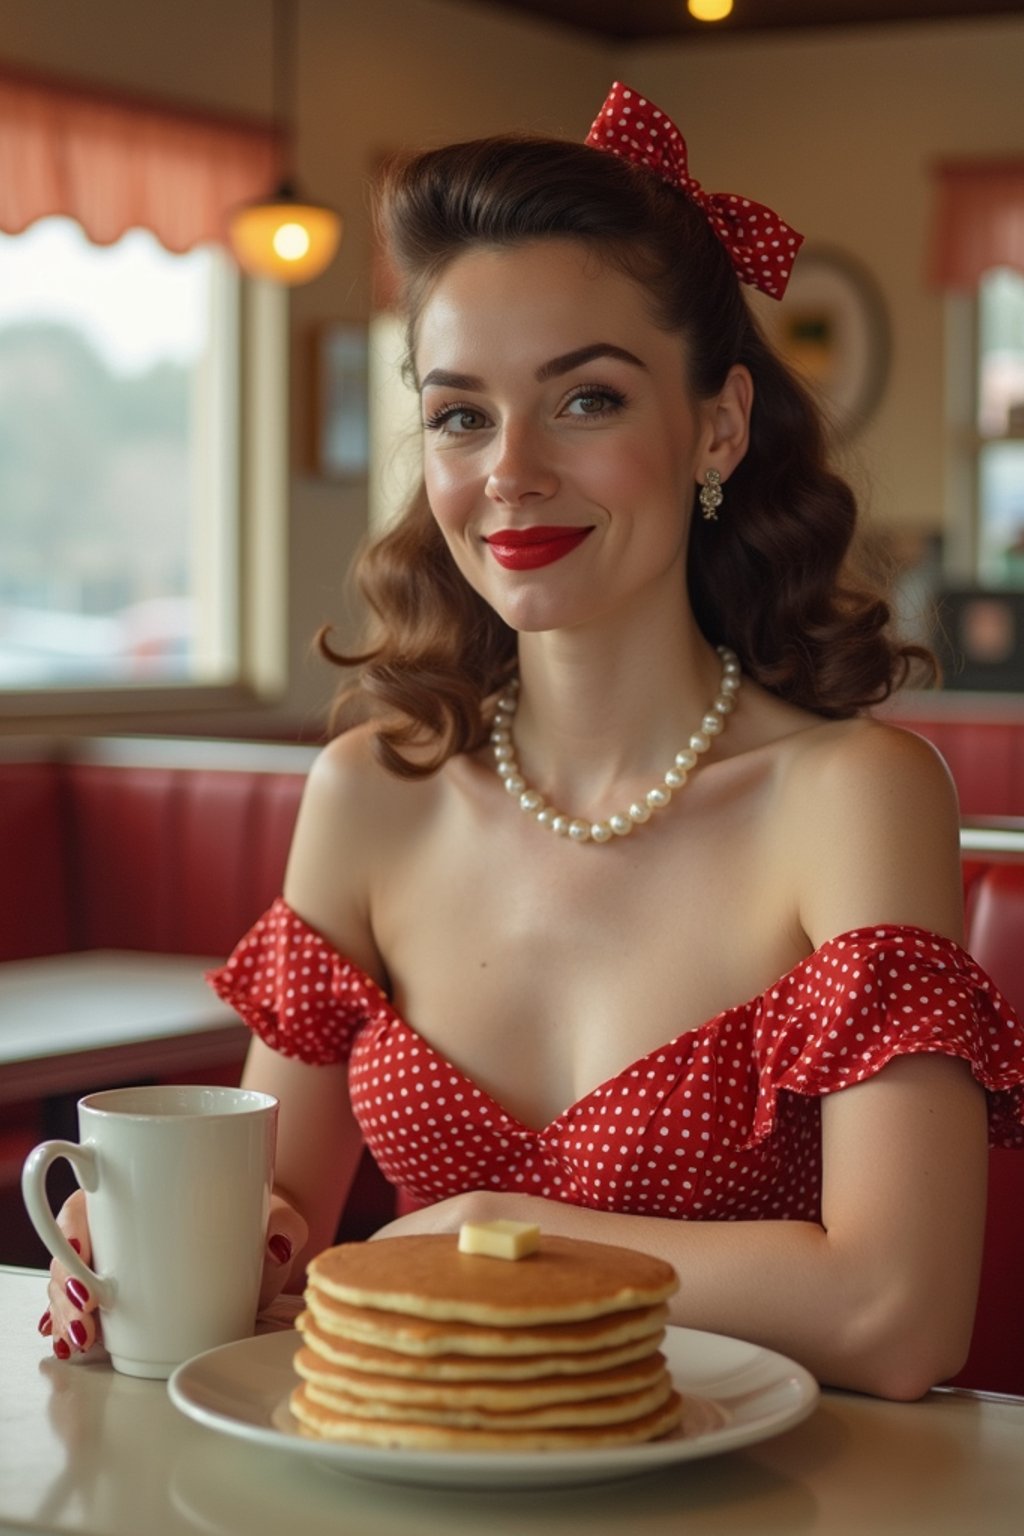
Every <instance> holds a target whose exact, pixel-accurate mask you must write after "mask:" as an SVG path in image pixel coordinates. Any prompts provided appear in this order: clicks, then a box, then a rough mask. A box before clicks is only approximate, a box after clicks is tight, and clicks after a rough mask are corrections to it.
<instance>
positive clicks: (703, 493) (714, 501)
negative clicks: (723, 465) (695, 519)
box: [699, 469, 723, 523]
mask: <svg viewBox="0 0 1024 1536" xmlns="http://www.w3.org/2000/svg"><path fill="white" fill-rule="evenodd" d="M699 500H700V504H701V506H702V507H703V509H704V521H705V522H710V523H717V521H718V509H719V507H720V506H721V505H722V501H723V496H722V477H721V475H720V474H719V472H718V470H717V469H706V470H705V471H704V484H703V485H702V486H701V488H700V497H699Z"/></svg>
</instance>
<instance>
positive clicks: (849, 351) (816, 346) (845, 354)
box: [768, 246, 890, 439]
mask: <svg viewBox="0 0 1024 1536" xmlns="http://www.w3.org/2000/svg"><path fill="white" fill-rule="evenodd" d="M768 327H769V330H770V332H771V336H772V340H773V341H774V343H775V345H776V347H777V348H778V350H779V351H780V352H781V354H782V356H783V357H784V358H785V360H786V362H788V363H789V364H790V366H791V367H792V368H793V369H794V371H795V372H797V373H798V374H800V375H801V377H802V378H804V379H805V380H806V381H807V382H808V383H809V384H810V386H811V388H812V390H813V391H814V392H815V393H816V394H817V395H818V396H819V398H820V400H821V402H822V404H823V405H824V407H825V410H826V413H827V414H828V415H829V417H830V418H831V420H832V422H833V424H834V427H835V430H836V433H837V435H838V436H839V437H841V438H844V439H845V438H849V437H852V436H853V435H854V434H855V433H856V432H857V431H858V430H859V429H860V428H861V427H862V426H863V425H864V423H865V422H866V421H867V420H868V419H869V417H870V416H871V414H872V412H873V411H874V410H875V409H876V407H877V405H878V403H879V401H880V400H881V398H882V395H883V393H884V391H885V383H886V377H887V374H888V370H889V349H890V337H889V318H888V313H887V311H886V307H885V302H884V300H883V298H882V293H881V290H880V289H879V287H878V285H877V283H876V282H875V280H874V278H873V277H872V276H871V274H870V272H869V271H868V270H867V268H866V267H863V266H862V265H861V264H860V263H859V262H858V261H856V260H855V259H854V258H853V257H850V256H847V255H846V254H845V253H843V252H841V251H838V250H834V249H833V248H831V247H828V246H805V247H804V249H803V250H802V251H801V252H800V254H799V256H798V257H797V260H796V262H795V264H794V267H793V275H792V277H791V278H790V281H789V286H788V288H787V289H786V296H785V298H784V299H782V300H781V302H780V303H779V304H778V305H773V306H772V313H771V314H770V315H769V317H768Z"/></svg>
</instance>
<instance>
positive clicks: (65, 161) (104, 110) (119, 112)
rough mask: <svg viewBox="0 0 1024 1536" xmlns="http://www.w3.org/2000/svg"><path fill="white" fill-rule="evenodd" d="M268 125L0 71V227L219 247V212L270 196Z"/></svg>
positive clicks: (104, 240) (99, 240) (274, 153)
mask: <svg viewBox="0 0 1024 1536" xmlns="http://www.w3.org/2000/svg"><path fill="white" fill-rule="evenodd" d="M284 148H285V146H284V136H283V134H282V133H281V131H280V130H279V129H278V128H277V127H275V126H274V125H273V124H270V123H267V122H266V121H261V120H255V119H252V118H247V117H244V116H234V115H228V114H221V113H217V112H213V111H208V110H205V109H202V108H192V107H187V106H183V105H179V104H171V103H168V102H164V101H159V100H156V99H144V98H142V97H137V96H132V95H129V94H127V93H123V92H119V91H107V90H105V89H102V88H99V87H96V86H94V85H84V84H81V83H79V82H77V81H69V80H55V79H53V78H50V77H47V76H43V75H38V74H35V73H33V72H32V71H30V70H23V69H21V68H20V67H14V68H11V67H8V66H6V65H3V66H0V230H3V231H5V232H6V233H7V234H20V233H21V232H22V231H23V230H25V229H27V228H28V226H29V225H30V224H33V223H35V222H36V220H37V219H42V218H47V217H50V216H52V215H56V214H59V215H63V216H65V217H68V218H72V219H76V220H77V221H78V223H79V224H80V225H81V226H82V228H83V229H84V230H85V232H86V234H87V235H88V236H89V238H90V240H93V241H94V242H95V243H96V244H99V245H109V244H112V243H113V242H114V241H115V240H118V239H120V238H121V236H122V235H123V234H124V233H125V232H126V231H127V230H128V229H133V228H144V229H149V230H151V231H152V233H153V234H154V235H156V237H157V239H158V240H159V241H160V242H161V244H162V245H164V246H165V247H166V248H167V249H168V250H170V251H175V252H183V251H188V250H191V249H192V248H193V247H194V246H196V245H201V244H204V243H207V242H210V241H214V242H218V243H221V244H224V243H226V240H227V225H228V218H229V215H230V212H231V210H232V209H233V208H235V207H236V206H237V205H238V204H239V203H244V202H247V201H249V200H250V199H252V198H255V197H263V196H266V195H267V194H269V193H271V192H272V191H273V190H274V188H275V186H276V185H277V183H278V181H279V180H280V177H281V173H282V168H283V165H284Z"/></svg>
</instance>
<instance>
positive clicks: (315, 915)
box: [243, 731, 383, 1289]
mask: <svg viewBox="0 0 1024 1536" xmlns="http://www.w3.org/2000/svg"><path fill="white" fill-rule="evenodd" d="M379 775H380V770H379V769H378V768H377V767H376V764H375V763H374V762H373V759H372V754H371V752H370V744H369V738H368V736H367V734H366V733H365V732H360V731H353V732H351V733H349V734H347V735H345V736H341V737H339V738H338V739H337V740H336V741H333V742H332V743H331V744H330V745H329V746H328V747H326V748H325V749H324V751H323V752H322V753H321V754H320V756H319V757H318V758H317V761H316V763H315V764H314V766H313V769H312V772H311V773H310V776H309V780H308V782H307V784H306V788H305V791H304V794H303V797H302V804H301V806H300V809H299V815H298V819H297V821H296V826H295V834H294V837H293V840H292V846H291V850H290V853H289V857H288V868H287V872H286V874H285V881H284V897H285V899H286V901H287V902H288V904H289V905H290V906H291V908H292V909H293V911H295V912H296V913H298V915H299V916H300V917H301V918H303V919H304V920H305V921H306V922H307V923H309V924H310V926H311V927H312V928H314V929H316V931H317V932H318V933H320V934H321V935H322V936H323V937H324V938H325V939H327V940H328V941H329V942H330V943H331V944H333V945H334V947H335V948H336V949H337V950H338V952H339V953H340V954H342V955H344V956H345V958H346V959H348V960H350V961H352V963H353V964H354V965H357V966H358V967H359V968H360V969H361V970H363V971H364V972H366V974H367V975H369V976H372V977H373V978H374V980H376V981H377V982H378V983H380V982H382V981H383V966H382V963H381V959H380V956H379V954H378V952H377V947H376V944H375V942H374V938H373V932H372V926H371V922H370V916H369V899H368V888H369V869H370V868H371V850H372V838H371V837H369V836H368V829H369V828H372V826H373V825H374V819H375V817H374V806H375V802H376V798H377V795H378V794H379V790H378V789H377V785H378V783H379ZM243 1084H244V1086H245V1087H247V1088H255V1089H259V1090H260V1091H261V1092H263V1093H272V1094H274V1095H275V1096H276V1097H277V1098H278V1099H279V1100H280V1109H279V1111H278V1131H277V1158H276V1163H275V1176H274V1185H275V1197H276V1198H275V1203H274V1210H273V1212H272V1216H271V1232H272V1234H273V1233H280V1234H281V1235H282V1236H283V1237H285V1238H286V1240H287V1242H288V1243H289V1245H290V1246H291V1249H292V1255H293V1256H292V1260H291V1266H290V1268H291V1273H290V1276H289V1278H288V1280H287V1281H286V1288H291V1289H301V1286H302V1283H303V1276H304V1271H305V1265H306V1262H307V1261H308V1259H310V1258H311V1257H312V1256H313V1255H314V1254H315V1253H318V1252H319V1251H320V1250H321V1249H322V1248H325V1247H327V1246H328V1245H329V1244H330V1243H331V1242H333V1240H334V1235H335V1233H336V1231H337V1228H338V1222H339V1219H340V1217H341V1212H342V1210H343V1209H344V1205H345V1200H346V1198H347V1196H348V1192H349V1189H350V1188H351V1185H352V1180H353V1178H354V1177H355V1172H356V1168H357V1167H358V1163H359V1157H360V1154H361V1152H362V1137H361V1135H360V1131H359V1127H358V1125H357V1123H356V1120H355V1116H354V1115H353V1113H352V1106H351V1103H350V1100H349V1091H348V1065H347V1063H344V1062H342V1063H338V1064H337V1065H334V1066H320V1065H309V1064H307V1063H306V1062H303V1061H300V1060H297V1059H296V1058H294V1057H287V1056H283V1055H281V1054H280V1053H279V1052H277V1051H274V1050H271V1049H270V1048H269V1047H268V1046H267V1045H265V1044H263V1042H262V1041H260V1040H254V1041H253V1043H252V1045H251V1047H250V1050H249V1056H248V1059H247V1061H246V1066H245V1073H244V1077H243Z"/></svg>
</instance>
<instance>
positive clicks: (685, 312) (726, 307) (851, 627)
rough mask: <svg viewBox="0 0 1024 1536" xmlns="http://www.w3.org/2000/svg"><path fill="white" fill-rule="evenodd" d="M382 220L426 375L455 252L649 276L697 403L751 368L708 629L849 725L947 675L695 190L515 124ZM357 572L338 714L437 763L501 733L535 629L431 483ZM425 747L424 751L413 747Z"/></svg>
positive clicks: (385, 755)
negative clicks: (862, 534) (363, 617)
mask: <svg viewBox="0 0 1024 1536" xmlns="http://www.w3.org/2000/svg"><path fill="white" fill-rule="evenodd" d="M378 221H379V230H380V236H381V239H382V241H383V244H384V246H385V248H386V249H387V251H388V252H389V254H390V258H391V261H392V263H393V265H394V268H395V270H396V272H397V274H398V278H399V281H400V285H401V296H402V303H403V309H404V313H405V315H406V318H407V347H408V359H407V369H408V371H409V372H410V375H411V374H412V356H413V349H414V343H415V340H416V327H417V324H418V321H419V317H420V314H421V311H422V309H423V305H424V303H425V301H426V299H427V297H428V296H429V294H430V292H431V289H432V287H433V284H434V283H435V282H436V281H437V279H438V277H439V276H440V275H441V273H442V272H443V271H444V270H445V268H446V267H447V266H448V264H449V263H450V262H451V261H453V260H454V259H455V258H456V257H458V256H460V255H462V254H464V253H465V252H467V251H470V250H472V249H474V248H475V247H480V246H491V247H503V248H509V247H515V246H517V245H521V244H523V243H524V242H527V241H534V240H545V239H563V240H564V239H571V240H578V241H580V242H581V243H583V244H585V245H586V246H587V247H588V248H589V249H591V250H592V251H595V252H596V253H597V254H598V255H599V256H600V257H601V258H602V259H604V260H605V261H607V262H608V263H610V264H611V265H612V266H613V267H615V268H617V269H618V270H619V271H621V272H622V273H624V274H625V275H626V276H628V277H630V278H631V279H632V280H633V281H634V282H636V283H637V284H639V285H640V287H642V288H643V289H644V291H645V292H646V294H647V296H648V300H649V303H650V309H651V316H652V319H653V320H654V322H655V323H656V324H657V325H659V326H661V327H663V328H664V329H665V330H666V331H674V332H678V333H679V334H680V335H681V336H682V337H683V339H684V341H685V349H686V351H685V355H686V358H687V360H688V366H689V375H690V376H689V381H688V382H689V385H690V388H691V389H692V391H693V394H694V396H695V398H698V399H699V398H707V397H709V396H712V395H715V394H717V393H718V391H719V390H720V389H721V388H722V386H723V384H724V382H725V379H726V376H727V374H728V372H729V369H730V368H731V367H732V366H733V365H734V364H736V363H741V364H743V365H744V366H745V367H747V368H748V369H749V370H750V373H751V376H752V378H753V384H754V406H753V411H752V417H751V424H750V446H749V448H748V451H747V453H746V455H745V457H744V458H743V460H742V461H741V462H740V464H739V465H738V466H737V467H736V469H735V470H734V471H733V473H732V474H731V475H730V477H729V480H728V484H727V486H726V503H725V507H724V508H723V511H722V514H721V516H720V518H719V520H718V521H717V522H713V523H707V522H705V521H703V520H702V519H701V518H700V517H699V516H695V517H694V518H693V522H692V527H691V533H690V543H689V551H688V585H689V596H690V601H691V603H692V605H693V609H694V612H695V614H696V617H697V621H698V623H699V625H700V628H701V630H702V631H703V633H704V635H705V636H706V637H707V639H708V640H709V641H710V642H711V643H712V644H716V645H717V644H728V645H730V646H731V647H732V648H733V649H734V650H735V651H736V653H737V655H738V656H739V658H740V661H741V663H742V665H743V668H744V670H745V671H746V673H747V674H748V676H750V677H752V678H753V679H755V680H756V681H757V682H758V683H760V684H761V685H762V686H763V687H765V688H767V689H768V690H770V691H771V692H772V693H774V694H777V695H778V696H779V697H780V698H783V699H786V700H788V701H789V702H791V703H793V704H797V705H800V706H802V707H803V708H805V709H809V710H812V711H814V712H816V713H817V714H820V715H822V716H825V717H829V718H842V717H845V716H849V715H854V714H856V713H857V712H858V711H860V710H862V709H865V708H867V707H869V706H870V705H873V704H877V703H880V702H881V701H882V700H883V699H885V698H887V697H888V696H889V694H890V693H891V692H892V691H893V690H894V688H896V687H898V686H900V684H902V683H903V682H904V681H905V680H906V678H907V675H908V672H909V671H910V669H911V667H912V666H913V665H914V664H915V663H921V664H923V666H924V667H925V669H930V670H931V671H932V672H933V673H934V663H933V662H932V660H931V657H930V656H929V653H928V652H926V651H924V650H923V649H922V648H920V647H918V646H914V645H904V644H900V643H898V642H897V641H896V640H894V639H893V638H892V636H891V635H890V634H889V622H890V611H889V607H888V605H887V603H886V602H885V600H884V598H883V597H882V596H881V595H880V594H879V593H878V592H874V591H872V590H870V589H869V588H868V587H867V586H866V585H865V584H863V583H862V582H859V581H857V580H855V579H854V578H853V577H852V576H851V575H850V573H849V571H848V569H847V566H848V557H849V554H850V547H851V541H852V539H853V534H854V528H855V524H856V517H857V509H856V503H855V499H854V496H853V492H852V491H851V489H850V488H849V486H848V485H847V484H846V482H845V481H844V480H843V479H841V478H840V477H839V476H838V475H837V474H835V473H834V472H833V471H832V470H831V469H830V468H829V467H828V463H827V452H826V434H825V427H824V423H823V421H822V418H821V414H820V412H819V410H818V408H817V406H816V405H815V403H814V402H813V400H812V399H811V397H810V396H809V395H808V393H807V391H806V390H805V389H804V388H803V386H802V385H801V384H800V383H799V381H798V380H797V379H796V378H795V377H794V376H793V374H792V373H790V371H789V370H788V369H787V368H786V366H785V365H784V364H783V363H782V361H781V360H780V359H779V358H778V357H777V356H776V354H775V353H774V352H773V351H772V349H771V347H770V346H769V344H768V343H767V341H766V340H765V338H764V336H763V334H762V332H761V330H760V328H759V327H758V325H757V322H756V321H755V319H754V317H753V316H752V314H751V312H750V310H749V309H748V307H747V304H746V301H745V299H744V297H743V294H742V292H741V290H740V283H739V280H738V278H737V277H736V274H735V272H734V270H733V267H732V264H731V262H730V260H729V257H728V255H727V253H726V251H725V249H724V247H723V246H722V244H721V243H720V241H719V240H718V239H717V238H716V236H715V235H714V233H713V232H712V229H711V227H710V225H709V223H708V221H707V219H706V218H705V216H704V214H703V213H702V212H701V211H700V210H699V209H698V208H697V207H696V206H695V205H694V204H693V203H691V202H690V201H689V200H688V199H687V198H686V197H684V196H683V195H682V193H680V192H677V191H676V190H675V189H674V188H672V187H669V186H667V185H666V184H665V183H663V182H662V181H661V180H660V179H659V178H658V177H657V176H655V175H653V174H651V173H650V172H647V171H643V170H638V169H636V168H635V167H633V166H631V165H627V164H625V163H624V162H623V161H621V160H619V159H617V158H616V157H615V156H614V155H611V154H608V153H605V152H603V151H600V150H596V149H591V148H588V147H586V146H585V145H582V144H574V143H572V142H569V141H562V140H557V139H542V138H532V137H531V138H527V137H518V136H507V137H501V138H491V139H478V140H474V141H472V142H469V143H465V144H453V145H449V146H447V147H445V148H442V149H436V150H431V151H428V152H426V153H424V154H420V155H417V156H415V157H414V158H411V159H409V160H406V161H405V162H403V163H396V164H393V165H391V166H390V167H389V168H388V169H387V171H386V173H385V174H384V177H383V180H382V184H381V187H380V192H379V199H378ZM694 490H695V493H696V487H695V488H694ZM356 575H357V578H358V583H359V587H360V590H361V592H362V594H363V596H364V598H365V600H366V602H367V604H368V606H369V609H370V613H371V616H372V617H371V628H370V634H369V636H368V640H367V644H366V647H365V649H364V650H363V652H362V653H361V654H360V655H359V656H343V655H341V654H339V653H338V652H335V651H334V650H333V649H332V648H331V646H330V644H329V641H328V639H327V635H326V633H324V632H321V634H320V637H319V644H320V648H321V651H322V652H323V654H324V655H325V656H327V657H328V658H329V659H331V660H332V661H335V662H337V663H338V664H339V665H344V666H356V667H358V668H359V671H358V674H357V679H356V680H355V681H354V682H349V683H347V684H346V685H343V687H342V689H341V691H340V692H339V695H338V698H337V700H336V703H335V710H334V717H333V719H334V726H335V728H336V729H345V728H346V726H347V725H349V724H352V723H353V722H354V721H355V720H356V719H358V718H365V717H366V716H367V715H369V716H371V717H374V718H376V719H377V720H378V721H379V725H378V733H377V751H378V753H379V756H380V758H381V761H382V762H383V763H384V764H385V766H386V767H388V768H389V769H391V770H392V771H393V772H396V773H399V774H403V775H406V776H418V775H422V774H427V773H431V772H434V771H436V769H437V768H439V767H440V766H441V764H442V763H443V762H445V761H446V759H447V758H448V757H449V756H451V755H452V754H454V753H457V752H463V751H471V750H474V749H475V748H476V747H478V746H479V745H480V744H481V743H482V741H483V740H484V739H485V738H486V730H487V726H486V711H485V710H484V707H483V706H484V704H485V701H486V700H487V698H488V696H489V695H491V694H492V693H493V692H494V691H495V690H496V689H497V688H499V687H500V686H501V685H502V683H503V682H504V681H505V680H506V679H507V677H508V676H509V674H510V673H511V671H512V670H513V668H514V664H515V648H516V636H515V633H514V631H513V630H511V629H510V628H509V627H508V625H506V624H505V623H504V621H503V620H502V619H500V618H499V617H498V616H497V615H496V614H495V613H494V612H493V610H492V609H491V608H490V607H489V606H488V605H487V604H486V603H485V602H484V601H483V599H482V598H480V597H479V596H478V595H477V594H476V592H474V591H473V589H472V588H471V587H470V586H469V584H468V583H467V582H466V581H465V580H464V578H463V577H462V575H461V574H460V572H459V571H458V569H457V567H456V565H455V563H454V561H453V560H452V558H451V556H450V555H449V553H448V549H447V547H446V545H445V543H444V540H443V538H442V537H441V534H440V532H439V531H438V529H437V525H436V523H435V522H434V519H433V517H432V515H431V512H430V508H429V506H428V504H427V500H426V495H425V492H424V490H423V487H422V484H421V485H420V487H419V489H418V490H417V492H416V494H415V495H414V496H413V498H412V500H411V502H410V503H409V505H408V507H407V508H406V510H405V513H404V515H403V516H402V517H401V518H400V519H399V521H398V522H397V523H396V524H395V525H394V526H393V527H392V528H391V529H390V530H389V531H388V532H387V533H385V534H384V535H383V537H381V538H380V539H378V540H376V541H375V542H373V543H371V544H370V545H369V546H368V547H367V548H366V549H365V550H364V552H363V554H362V555H361V557H360V559H359V562H358V564H357V567H356ZM413 743H416V744H417V750H416V752H415V754H414V756H415V760H414V761H410V760H409V758H408V757H406V756H405V755H404V754H403V748H408V747H409V746H411V744H413ZM424 748H426V749H427V750H426V751H424Z"/></svg>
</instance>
